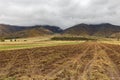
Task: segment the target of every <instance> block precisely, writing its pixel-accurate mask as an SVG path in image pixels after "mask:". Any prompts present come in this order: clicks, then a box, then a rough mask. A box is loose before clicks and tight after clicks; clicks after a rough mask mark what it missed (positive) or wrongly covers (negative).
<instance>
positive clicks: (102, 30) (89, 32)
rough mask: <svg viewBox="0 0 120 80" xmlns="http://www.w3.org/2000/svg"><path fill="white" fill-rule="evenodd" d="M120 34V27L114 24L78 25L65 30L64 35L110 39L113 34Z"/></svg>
mask: <svg viewBox="0 0 120 80" xmlns="http://www.w3.org/2000/svg"><path fill="white" fill-rule="evenodd" d="M118 32H120V26H116V25H112V24H108V23H105V24H96V25H95V24H90V25H88V24H78V25H75V26H73V27H70V28H68V29H66V30H64V34H70V35H80V36H100V37H110V36H111V35H112V34H115V33H118Z"/></svg>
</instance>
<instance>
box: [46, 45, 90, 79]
mask: <svg viewBox="0 0 120 80" xmlns="http://www.w3.org/2000/svg"><path fill="white" fill-rule="evenodd" d="M89 49H90V46H86V47H84V49H83V52H82V53H80V54H77V55H76V56H75V57H74V56H73V57H72V58H70V60H69V61H67V62H65V63H63V64H62V65H61V66H59V67H58V68H57V69H55V70H53V71H52V72H50V73H49V74H47V77H48V76H49V78H50V77H51V76H52V77H56V75H58V74H59V75H60V73H62V71H64V70H68V69H69V68H70V66H71V65H74V64H75V63H76V62H78V61H79V59H80V58H81V57H82V56H84V55H85V53H86V52H87V51H88V50H89Z"/></svg>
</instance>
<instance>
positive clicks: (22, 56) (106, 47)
mask: <svg viewBox="0 0 120 80" xmlns="http://www.w3.org/2000/svg"><path fill="white" fill-rule="evenodd" d="M4 79H8V80H9V79H15V80H120V45H112V44H106V43H98V42H84V43H81V44H74V45H61V46H53V47H41V48H33V49H23V50H11V51H1V52H0V80H4Z"/></svg>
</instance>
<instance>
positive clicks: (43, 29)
mask: <svg viewBox="0 0 120 80" xmlns="http://www.w3.org/2000/svg"><path fill="white" fill-rule="evenodd" d="M60 32H62V29H60V28H59V27H56V26H49V25H45V26H44V25H38V26H27V27H26V26H12V25H5V24H0V37H5V38H11V37H36V36H43V35H50V34H54V33H60Z"/></svg>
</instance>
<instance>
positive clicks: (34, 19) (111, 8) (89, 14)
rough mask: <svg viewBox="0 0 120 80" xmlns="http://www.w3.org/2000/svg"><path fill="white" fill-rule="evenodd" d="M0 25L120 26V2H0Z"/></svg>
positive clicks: (114, 0) (104, 0) (84, 0)
mask: <svg viewBox="0 0 120 80" xmlns="http://www.w3.org/2000/svg"><path fill="white" fill-rule="evenodd" d="M0 23H5V24H14V25H26V26H27V25H39V24H42V25H45V24H48V25H55V26H59V27H61V28H67V27H70V26H73V25H76V24H80V23H88V24H92V23H95V24H98V23H112V24H116V25H120V0H0Z"/></svg>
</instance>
